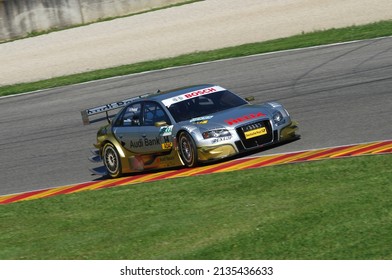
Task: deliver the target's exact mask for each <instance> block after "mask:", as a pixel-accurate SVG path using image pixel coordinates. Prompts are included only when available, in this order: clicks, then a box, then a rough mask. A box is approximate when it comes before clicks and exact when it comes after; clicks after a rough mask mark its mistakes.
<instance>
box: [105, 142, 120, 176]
mask: <svg viewBox="0 0 392 280" xmlns="http://www.w3.org/2000/svg"><path fill="white" fill-rule="evenodd" d="M102 157H103V164H104V165H105V167H106V170H107V172H108V175H109V176H110V177H112V178H118V177H120V176H121V175H122V171H121V159H120V156H119V154H118V152H117V150H116V148H115V147H114V145H113V144H112V143H106V144H105V145H104V146H103V149H102Z"/></svg>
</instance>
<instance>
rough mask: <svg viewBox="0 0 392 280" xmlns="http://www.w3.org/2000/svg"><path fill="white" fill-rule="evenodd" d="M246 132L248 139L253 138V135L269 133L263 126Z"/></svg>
mask: <svg viewBox="0 0 392 280" xmlns="http://www.w3.org/2000/svg"><path fill="white" fill-rule="evenodd" d="M244 134H245V138H246V139H250V138H253V137H257V136H261V135H265V134H267V129H266V128H265V127H261V128H258V129H254V130H250V131H247V132H244Z"/></svg>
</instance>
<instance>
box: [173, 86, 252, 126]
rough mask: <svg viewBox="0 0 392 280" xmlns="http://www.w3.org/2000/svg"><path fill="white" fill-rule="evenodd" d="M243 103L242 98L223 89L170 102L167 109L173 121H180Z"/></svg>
mask: <svg viewBox="0 0 392 280" xmlns="http://www.w3.org/2000/svg"><path fill="white" fill-rule="evenodd" d="M244 104H247V102H246V101H245V100H244V99H242V98H241V97H239V96H237V95H235V94H234V93H232V92H230V91H228V90H225V91H218V92H215V93H210V94H207V95H201V96H197V97H194V98H191V99H187V100H184V101H181V102H177V103H174V104H171V105H170V106H169V107H168V109H169V111H170V113H171V115H172V116H173V118H174V119H175V121H176V122H181V121H186V120H190V119H193V118H197V117H201V116H205V115H210V114H213V113H216V112H219V111H223V110H227V109H230V108H235V107H238V106H241V105H244Z"/></svg>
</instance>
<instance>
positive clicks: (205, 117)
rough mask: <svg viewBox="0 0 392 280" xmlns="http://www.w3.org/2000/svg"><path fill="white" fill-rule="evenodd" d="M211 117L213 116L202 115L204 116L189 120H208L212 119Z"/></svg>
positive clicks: (196, 121) (195, 121)
mask: <svg viewBox="0 0 392 280" xmlns="http://www.w3.org/2000/svg"><path fill="white" fill-rule="evenodd" d="M213 117H214V116H204V117H198V118H193V119H191V120H190V121H189V122H194V123H200V122H201V121H207V122H208V120H210V119H212V118H213ZM207 122H206V123H207Z"/></svg>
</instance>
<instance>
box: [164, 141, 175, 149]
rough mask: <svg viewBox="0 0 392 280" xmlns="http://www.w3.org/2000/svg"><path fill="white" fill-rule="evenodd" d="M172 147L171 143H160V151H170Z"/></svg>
mask: <svg viewBox="0 0 392 280" xmlns="http://www.w3.org/2000/svg"><path fill="white" fill-rule="evenodd" d="M172 147H173V142H165V143H162V150H170V149H171V148H172Z"/></svg>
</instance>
